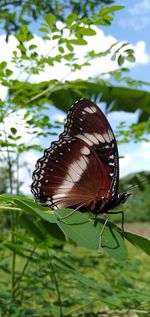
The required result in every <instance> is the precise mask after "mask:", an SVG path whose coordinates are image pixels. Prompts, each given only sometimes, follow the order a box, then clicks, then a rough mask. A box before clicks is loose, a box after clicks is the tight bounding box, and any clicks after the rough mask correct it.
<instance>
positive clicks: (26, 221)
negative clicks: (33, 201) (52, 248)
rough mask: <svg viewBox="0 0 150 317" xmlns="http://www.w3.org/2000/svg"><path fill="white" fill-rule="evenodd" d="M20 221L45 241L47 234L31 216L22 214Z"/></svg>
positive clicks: (35, 235) (39, 238)
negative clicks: (44, 233)
mask: <svg viewBox="0 0 150 317" xmlns="http://www.w3.org/2000/svg"><path fill="white" fill-rule="evenodd" d="M19 219H20V222H21V223H22V224H23V226H24V227H25V228H26V229H27V230H28V231H29V232H30V233H31V234H32V235H33V236H34V237H35V238H36V239H37V240H40V241H45V239H46V238H45V236H44V235H43V232H42V231H41V230H40V229H39V228H38V227H37V226H36V224H35V223H34V222H33V219H31V218H29V217H28V216H27V215H21V216H20V218H19Z"/></svg>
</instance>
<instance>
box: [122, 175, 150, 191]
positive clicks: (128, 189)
mask: <svg viewBox="0 0 150 317" xmlns="http://www.w3.org/2000/svg"><path fill="white" fill-rule="evenodd" d="M137 183H138V184H135V185H131V186H129V187H128V188H127V189H126V191H130V190H131V189H132V190H133V189H137V188H138V189H141V190H143V189H144V186H143V184H144V185H145V184H148V183H150V179H149V178H146V179H143V180H142V181H138V179H137Z"/></svg>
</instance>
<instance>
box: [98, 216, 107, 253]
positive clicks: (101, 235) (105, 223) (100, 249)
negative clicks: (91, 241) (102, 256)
mask: <svg viewBox="0 0 150 317" xmlns="http://www.w3.org/2000/svg"><path fill="white" fill-rule="evenodd" d="M108 220H109V218H108V217H107V218H106V219H105V222H104V224H103V227H102V230H101V232H100V235H99V248H98V249H99V252H100V253H102V237H103V233H104V230H105V228H106V225H107V222H108Z"/></svg>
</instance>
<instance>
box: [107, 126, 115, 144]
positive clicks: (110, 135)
mask: <svg viewBox="0 0 150 317" xmlns="http://www.w3.org/2000/svg"><path fill="white" fill-rule="evenodd" d="M108 135H109V139H110V141H112V140H113V139H114V136H113V133H112V131H111V130H110V129H109V130H108Z"/></svg>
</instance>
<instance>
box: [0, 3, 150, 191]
mask: <svg viewBox="0 0 150 317" xmlns="http://www.w3.org/2000/svg"><path fill="white" fill-rule="evenodd" d="M115 4H119V5H125V9H123V10H121V11H118V12H116V13H115V16H114V21H113V23H112V25H111V26H110V27H101V28H99V29H97V37H96V38H94V37H91V38H90V39H89V42H88V49H89V50H91V49H93V48H94V49H95V50H96V49H98V50H100V49H101V50H105V48H107V47H108V46H110V45H111V44H112V43H114V42H115V41H123V42H124V41H127V42H130V43H131V45H132V46H133V48H134V49H135V52H136V58H137V60H136V63H135V64H132V65H131V64H130V65H127V66H129V67H130V69H131V73H130V75H131V76H132V77H133V78H135V79H139V80H143V81H148V82H150V41H149V31H148V30H149V29H150V18H149V17H150V1H149V0H141V1H140V0H132V1H130V0H126V1H125V0H122V1H121V0H120V1H118V0H117V1H115ZM32 27H33V32H35V34H36V37H35V43H36V44H37V46H38V48H37V51H38V53H39V54H43V55H44V54H46V51H48V52H49V49H50V48H49V43H48V44H45V43H44V42H43V40H42V39H41V37H40V33H39V32H36V28H37V25H36V24H35V23H33V24H32ZM98 43H99V45H100V46H99V47H98ZM16 45H17V41H16V39H15V38H14V37H13V36H11V37H10V39H9V43H8V44H7V43H5V37H4V36H3V35H1V50H0V62H1V61H3V60H6V61H7V62H8V64H10V68H11V69H12V70H13V71H14V76H16V77H18V76H20V74H19V75H18V73H17V72H18V70H17V69H15V68H14V65H13V64H12V63H11V56H12V51H13V50H14V49H16ZM84 49H87V47H86V48H84V47H78V48H77V50H76V54H77V55H78V57H79V58H81V59H82V56H83V54H84ZM54 54H55V52H54ZM116 66H117V65H114V64H113V63H112V61H111V60H110V59H109V58H105V59H103V60H102V59H101V60H96V61H95V62H93V63H92V64H91V66H90V67H87V68H84V70H82V71H78V72H76V73H74V74H72V75H71V76H69V77H68V78H67V80H69V79H70V80H72V79H76V78H83V79H87V78H88V76H98V75H99V74H100V73H101V72H103V71H109V70H113V69H115V68H116ZM67 73H68V69H66V67H65V66H64V65H62V64H61V65H60V64H58V65H55V67H53V68H49V67H47V68H46V70H45V71H44V72H43V73H41V74H40V76H31V78H30V80H31V81H32V82H39V81H43V80H49V79H51V78H57V79H61V78H62V77H64V76H65V74H67ZM19 78H20V80H21V79H22V80H24V79H25V77H24V74H21V76H20V77H19ZM145 89H146V90H149V89H150V87H148V86H147V87H145ZM6 94H7V88H5V87H0V98H3V99H4V98H5V96H6ZM66 103H67V100H66ZM49 115H50V118H51V119H52V120H63V119H64V118H65V114H64V113H63V112H61V111H57V110H56V109H55V108H54V107H51V109H50V111H49ZM122 118H123V120H126V121H127V122H130V123H132V122H135V121H136V119H137V114H136V113H135V114H132V113H130V114H129V113H123V112H119V113H116V112H112V113H110V114H109V115H108V120H109V121H110V124H111V125H112V128H113V129H114V131H115V130H116V127H117V125H118V124H119V122H120V121H122ZM12 120H14V121H13V122H15V120H18V119H12ZM8 126H9V123H8ZM60 132H62V131H60ZM20 134H21V135H22V138H23V140H27V142H29V139H28V136H27V134H26V132H25V129H24V127H23V126H22V129H21V131H20ZM54 139H57V137H53V139H52V138H47V139H46V140H45V141H44V146H45V147H47V146H49V144H50V142H51V141H52V140H54ZM38 142H39V140H37V143H38ZM42 142H43V140H42ZM119 153H120V155H121V156H124V158H123V159H121V160H120V174H121V176H124V175H127V174H128V173H131V172H136V171H140V170H150V142H149V143H145V142H142V143H139V144H133V143H132V144H123V145H120V146H119ZM40 156H41V153H35V152H33V153H28V154H27V155H25V156H24V158H23V159H25V160H26V162H28V163H29V165H30V168H31V170H33V169H34V164H35V163H36V160H37V159H38V158H39V157H40ZM24 173H25V172H24V171H23V170H22V172H21V177H24ZM30 183H31V176H30V177H29V179H28V178H27V180H26V183H25V184H24V191H25V192H30V189H29V185H30ZM27 188H28V190H27Z"/></svg>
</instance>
